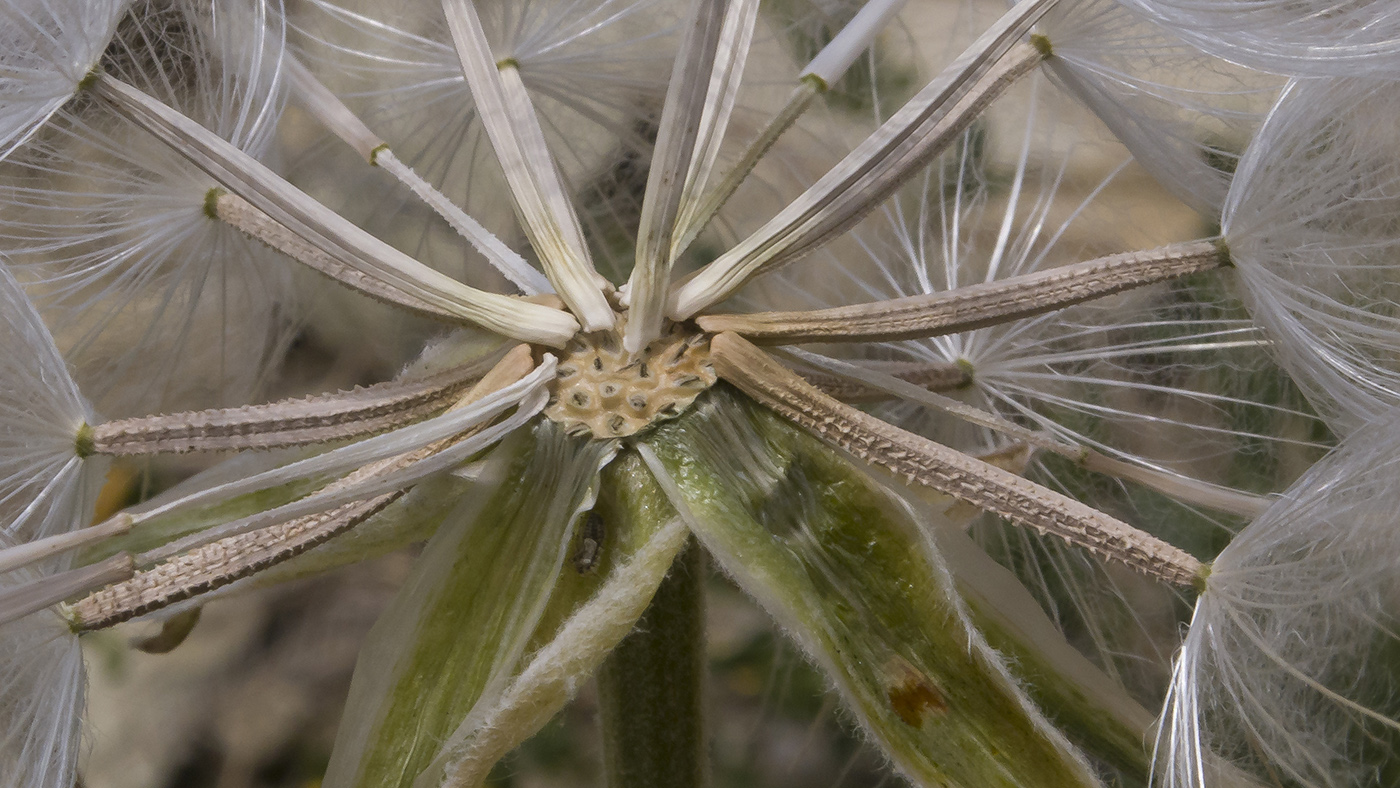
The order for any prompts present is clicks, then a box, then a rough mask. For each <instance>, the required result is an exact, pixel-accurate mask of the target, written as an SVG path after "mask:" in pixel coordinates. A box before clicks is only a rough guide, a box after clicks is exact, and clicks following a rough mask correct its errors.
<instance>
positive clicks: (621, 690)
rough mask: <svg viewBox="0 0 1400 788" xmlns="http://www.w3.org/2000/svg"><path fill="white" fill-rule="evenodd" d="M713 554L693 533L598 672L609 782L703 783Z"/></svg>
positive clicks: (688, 787) (614, 787) (645, 787)
mask: <svg viewBox="0 0 1400 788" xmlns="http://www.w3.org/2000/svg"><path fill="white" fill-rule="evenodd" d="M704 584H705V553H704V551H703V550H701V549H700V547H699V545H697V544H695V542H694V540H693V539H692V540H691V542H690V544H689V545H687V546H686V548H685V550H684V551H683V552H682V553H681V555H680V556H679V557H678V558H677V559H676V563H675V564H674V565H673V566H672V567H671V572H670V574H668V575H667V576H666V579H665V580H664V581H662V583H661V588H660V589H659V590H658V591H657V592H656V596H655V597H654V598H653V599H652V601H651V606H650V607H648V608H647V611H646V612H645V613H643V614H642V618H641V620H639V621H638V622H637V626H636V628H635V629H634V630H633V631H632V634H630V635H628V636H627V638H626V639H625V640H623V641H622V643H621V644H620V645H619V646H618V647H617V648H616V649H615V650H614V651H613V652H612V654H611V655H610V656H609V657H608V660H607V661H606V662H604V663H603V667H602V670H601V671H599V673H598V695H599V706H600V707H601V714H602V723H603V764H604V770H605V771H606V773H607V785H608V788H653V786H658V785H664V786H667V787H668V788H702V787H703V786H704V785H706V783H707V782H708V776H709V769H708V768H707V765H706V762H707V754H708V753H707V742H706V739H705V725H704V714H703V711H704V709H703V705H704V692H703V689H704V676H705V621H704V619H705V596H704Z"/></svg>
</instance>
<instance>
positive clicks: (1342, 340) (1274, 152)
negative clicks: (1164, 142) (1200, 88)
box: [1221, 79, 1400, 431]
mask: <svg viewBox="0 0 1400 788" xmlns="http://www.w3.org/2000/svg"><path fill="white" fill-rule="evenodd" d="M1397 109H1400V88H1398V87H1397V83H1395V82H1390V81H1384V80H1364V79H1326V80H1312V81H1300V82H1296V83H1294V84H1293V85H1291V86H1290V87H1289V89H1288V91H1287V93H1286V94H1285V95H1284V97H1283V98H1282V99H1281V100H1280V101H1279V103H1278V105H1277V107H1275V109H1274V111H1273V113H1272V114H1270V116H1269V119H1268V120H1267V121H1266V122H1265V124H1264V126H1263V127H1262V128H1261V129H1260V131H1259V134H1258V136H1256V137H1255V139H1254V141H1253V142H1252V143H1251V144H1250V147H1249V149H1248V151H1247V152H1246V153H1245V156H1244V158H1243V159H1242V160H1241V162H1240V168H1239V172H1238V173H1237V174H1236V175H1235V180H1234V183H1233V185H1232V186H1231V188H1230V195H1229V199H1228V201H1227V202H1226V204H1225V210H1224V213H1223V218H1222V221H1221V224H1222V226H1223V228H1224V234H1225V242H1226V243H1227V244H1229V246H1230V250H1231V254H1232V256H1233V257H1234V259H1235V261H1236V270H1237V272H1238V276H1239V280H1240V283H1241V285H1242V289H1243V291H1244V297H1245V303H1246V305H1247V306H1248V307H1249V309H1250V311H1251V313H1253V316H1254V318H1255V319H1256V320H1257V321H1258V322H1259V323H1260V324H1262V325H1263V327H1264V329H1265V330H1266V331H1267V332H1268V333H1269V335H1270V337H1271V338H1272V339H1273V340H1274V348H1275V350H1276V352H1277V353H1278V355H1279V357H1280V359H1281V361H1282V363H1283V365H1284V367H1285V368H1287V369H1288V371H1289V372H1290V373H1291V374H1292V375H1293V377H1294V378H1295V379H1296V380H1297V381H1298V384H1299V385H1300V386H1301V387H1302V388H1303V391H1304V392H1306V393H1307V395H1308V397H1309V399H1311V400H1312V401H1313V404H1314V405H1315V406H1317V408H1318V410H1319V412H1321V413H1322V415H1323V416H1324V417H1326V418H1328V419H1329V420H1330V422H1331V423H1332V424H1333V426H1335V427H1337V428H1339V429H1340V430H1342V431H1351V430H1354V429H1356V428H1358V427H1359V426H1360V425H1362V424H1365V423H1367V422H1370V421H1372V420H1374V419H1377V418H1381V417H1384V416H1385V415H1386V414H1388V413H1390V412H1392V411H1393V410H1394V409H1395V407H1396V406H1397V405H1400V361H1397V359H1400V296H1398V295H1397V290H1396V285H1395V281H1396V276H1397V272H1400V263H1397V260H1398V259H1400V229H1397V227H1396V224H1395V217H1396V216H1397V215H1400V158H1397V157H1396V150H1397V146H1400V131H1397V128H1400V127H1397V125H1396V124H1395V122H1394V119H1395V117H1396V112H1397Z"/></svg>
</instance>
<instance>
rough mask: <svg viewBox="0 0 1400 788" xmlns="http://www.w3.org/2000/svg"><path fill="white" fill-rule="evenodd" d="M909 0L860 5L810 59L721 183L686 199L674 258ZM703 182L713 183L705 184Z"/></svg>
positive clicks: (673, 253)
mask: <svg viewBox="0 0 1400 788" xmlns="http://www.w3.org/2000/svg"><path fill="white" fill-rule="evenodd" d="M906 2H908V0H871V1H870V2H867V3H866V4H865V5H863V6H861V9H860V11H857V12H856V15H855V16H854V17H852V18H851V21H850V22H849V23H847V24H846V26H845V27H843V28H841V31H840V32H838V33H837V34H836V35H835V36H834V37H832V39H831V42H830V43H828V44H827V45H826V46H825V47H823V48H822V50H821V51H820V52H818V53H817V55H816V57H814V58H812V60H811V61H809V62H808V63H807V67H806V68H804V69H803V70H802V73H800V74H798V76H797V85H796V86H795V87H794V88H793V89H792V94H791V95H790V96H789V97H788V99H787V101H786V102H785V103H784V104H783V106H782V108H781V109H779V110H778V112H777V114H775V115H774V116H773V117H772V118H771V119H770V120H769V121H768V123H767V124H766V125H765V126H764V127H763V129H762V130H761V131H759V133H758V135H757V136H756V137H754V138H753V140H751V141H750V142H749V143H748V145H747V146H746V147H745V148H744V151H743V153H741V154H740V155H739V159H738V161H736V162H735V163H733V164H731V165H730V166H729V168H728V169H726V170H725V171H724V174H723V175H722V176H721V177H720V178H719V180H718V182H717V183H715V184H714V185H713V186H709V187H708V188H706V189H705V190H704V191H702V192H700V195H701V196H700V197H699V199H696V200H692V201H690V202H688V203H687V205H686V206H685V208H684V209H683V210H682V211H681V214H680V217H679V218H678V219H677V220H676V226H677V229H678V232H677V240H676V241H675V243H674V245H673V246H672V248H671V257H672V258H677V257H680V256H681V255H682V254H683V253H684V252H685V250H686V249H688V248H690V245H691V244H692V243H694V241H695V239H696V238H697V237H698V236H699V235H700V233H701V232H703V231H704V230H705V228H706V227H708V226H709V224H710V221H711V220H712V219H714V218H715V214H717V213H719V211H720V209H721V208H723V207H724V204H725V203H726V202H728V201H729V198H730V197H732V196H733V195H734V192H735V191H737V190H738V189H739V185H740V184H741V183H743V182H744V179H745V178H747V177H748V176H749V174H750V173H751V172H753V170H754V168H755V167H757V166H758V163H759V162H760V161H762V159H763V157H764V155H765V154H767V153H768V151H769V149H771V148H772V147H773V145H774V143H776V142H777V141H778V138H779V137H781V136H782V135H783V132H785V131H787V130H788V129H789V128H791V127H792V124H794V123H796V122H797V120H798V119H799V118H801V117H802V115H803V114H804V113H806V111H807V108H808V107H810V106H811V105H812V102H813V101H814V100H815V99H816V98H817V97H818V96H820V95H822V94H824V93H826V91H827V90H829V89H830V88H831V86H832V85H834V84H836V83H837V82H838V81H839V80H840V79H841V77H842V76H843V75H845V73H846V70H847V69H849V68H850V67H851V64H852V63H854V62H855V61H856V58H858V57H859V56H860V54H861V53H862V52H864V51H865V50H867V49H869V48H870V46H871V45H872V44H873V43H874V42H875V39H876V38H877V37H878V36H879V35H880V33H881V31H883V30H884V29H885V27H886V26H887V25H888V24H889V23H890V21H891V20H892V19H894V17H895V15H897V14H898V13H899V12H900V10H901V9H902V8H903V7H904V4H905V3H906ZM702 185H704V186H708V184H705V183H702Z"/></svg>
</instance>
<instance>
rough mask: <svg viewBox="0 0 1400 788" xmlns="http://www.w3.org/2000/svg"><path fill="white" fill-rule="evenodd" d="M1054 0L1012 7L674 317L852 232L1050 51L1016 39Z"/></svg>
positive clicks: (705, 277) (691, 284)
mask: <svg viewBox="0 0 1400 788" xmlns="http://www.w3.org/2000/svg"><path fill="white" fill-rule="evenodd" d="M1053 5H1054V0H1033V1H1032V2H1027V3H1022V4H1020V5H1018V6H1016V7H1014V8H1013V9H1012V10H1011V11H1009V12H1007V14H1006V15H1005V16H1003V17H1002V18H1001V19H1000V20H998V22H997V23H996V24H995V25H993V26H992V27H991V28H990V29H989V30H988V31H987V32H985V33H984V34H983V35H982V36H980V37H979V38H978V39H977V40H976V41H975V42H973V44H972V45H971V46H969V47H968V49H967V50H965V51H964V52H963V54H962V55H960V56H959V57H958V58H957V59H956V60H954V61H953V63H951V64H949V66H948V67H947V68H946V69H944V71H943V73H942V74H940V75H939V76H938V77H936V78H935V79H934V80H933V81H932V82H930V83H929V84H928V85H927V86H926V87H925V88H924V89H923V90H921V91H920V92H919V94H918V95H916V96H915V97H914V98H913V99H910V101H909V102H908V103H906V104H905V105H904V107H902V108H901V109H900V110H899V111H898V112H896V113H895V114H894V115H893V116H891V117H890V119H889V120H887V121H886V122H885V123H884V124H883V125H882V126H881V127H880V128H879V129H877V130H876V131H875V133H874V134H872V135H871V136H870V137H868V138H867V139H866V140H865V141H864V142H862V143H861V144H860V145H859V146H857V147H856V149H855V150H853V151H852V152H851V153H850V154H849V155H848V156H847V157H846V158H845V159H844V160H842V161H841V162H840V163H839V164H837V165H836V166H835V167H834V168H832V169H831V170H830V171H829V172H827V173H826V174H825V175H823V176H822V177H821V178H820V179H819V180H818V181H817V182H816V183H815V184H813V185H812V187H811V188H809V189H808V190H807V191H806V192H805V193H804V194H803V195H802V196H800V197H798V198H797V200H795V201H794V202H792V203H791V204H789V205H788V206H787V207H786V208H784V209H783V210H782V211H781V212H780V213H779V214H778V215H777V216H775V217H774V218H773V219H771V220H769V222H768V223H767V224H765V225H764V226H763V227H761V228H760V229H759V230H758V231H756V232H755V233H754V234H753V235H751V236H749V237H748V238H747V239H745V240H744V241H742V242H740V243H739V244H738V245H737V246H735V247H734V248H732V249H730V250H729V251H727V252H725V253H724V254H723V255H721V256H720V257H719V258H717V259H716V260H715V261H714V262H712V263H710V264H709V265H708V266H706V267H705V268H702V269H700V271H699V272H698V273H697V274H696V275H695V276H693V277H691V278H689V279H688V280H686V281H684V282H683V283H680V284H678V285H677V286H676V287H674V288H673V289H672V293H671V302H670V306H669V309H668V314H669V315H670V316H671V317H672V318H673V319H685V318H689V317H691V316H693V315H695V314H696V313H698V312H700V311H702V310H703V309H705V308H706V307H709V306H711V305H713V304H715V303H718V302H719V301H721V300H723V299H724V298H726V297H728V296H729V295H730V294H732V293H733V292H734V291H735V290H737V289H738V288H739V287H741V286H742V285H743V284H744V283H745V282H747V281H749V280H750V279H752V278H753V277H754V276H756V275H757V274H759V273H761V272H763V271H769V270H773V269H774V268H778V267H781V266H782V265H783V264H785V263H787V262H791V261H792V260H793V259H795V258H796V257H799V256H801V255H803V254H806V253H809V252H810V251H812V250H813V249H815V248H817V247H818V246H820V245H821V244H822V243H825V242H826V241H828V240H830V239H831V238H833V237H835V236H836V235H839V234H840V233H842V232H845V231H846V230H848V229H849V228H850V227H851V226H852V225H853V224H854V223H855V222H856V221H858V220H859V219H860V218H861V217H864V216H865V215H866V214H868V213H869V212H870V211H871V210H873V209H874V207H875V206H876V205H877V204H879V202H880V201H882V200H883V199H884V198H885V197H888V196H889V195H890V194H891V193H893V192H894V191H895V190H896V189H897V188H898V187H899V186H900V185H901V184H903V183H904V182H905V181H906V180H907V179H908V178H910V177H912V176H913V175H914V174H916V172H917V170H918V168H919V167H920V166H921V165H922V164H923V163H925V162H927V161H928V160H929V159H930V158H932V157H933V156H936V155H937V154H938V153H939V152H941V151H942V150H943V149H944V148H946V146H947V145H949V144H951V143H952V142H953V141H954V140H955V139H957V137H958V136H959V135H960V134H961V132H962V131H963V130H964V129H965V128H966V127H967V125H968V124H970V123H971V122H972V121H973V120H974V119H975V118H976V117H977V116H978V115H980V114H981V112H982V110H984V109H985V108H986V107H987V105H988V104H990V102H991V101H992V100H993V99H994V98H995V97H996V96H997V95H1000V93H1001V92H1002V91H1003V90H1005V89H1006V88H1007V87H1009V86H1010V84H1012V83H1014V82H1015V81H1016V80H1017V79H1018V78H1020V77H1021V76H1023V75H1025V74H1027V73H1029V72H1030V71H1032V70H1033V69H1034V67H1035V65H1036V64H1038V63H1039V62H1040V60H1041V59H1042V58H1043V57H1044V52H1042V51H1041V50H1040V49H1038V48H1036V47H1035V46H1034V45H1032V44H1018V42H1019V41H1020V39H1021V37H1022V36H1024V35H1025V34H1026V33H1027V32H1029V30H1030V28H1031V26H1032V25H1034V24H1035V22H1036V21H1037V20H1038V19H1039V18H1040V17H1041V16H1042V15H1044V14H1045V13H1046V12H1047V11H1049V9H1050V8H1051V7H1053Z"/></svg>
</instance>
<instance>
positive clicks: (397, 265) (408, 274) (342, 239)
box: [91, 75, 578, 346]
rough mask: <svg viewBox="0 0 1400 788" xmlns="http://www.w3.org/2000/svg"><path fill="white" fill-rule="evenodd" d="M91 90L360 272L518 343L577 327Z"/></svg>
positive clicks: (122, 91) (108, 93) (101, 89)
mask: <svg viewBox="0 0 1400 788" xmlns="http://www.w3.org/2000/svg"><path fill="white" fill-rule="evenodd" d="M91 89H92V90H93V91H94V93H95V94H97V95H99V96H101V97H103V98H104V100H106V101H107V102H108V103H110V104H111V105H112V106H113V108H114V109H116V110H117V111H119V112H120V113H121V114H122V115H123V116H125V117H127V118H129V119H131V120H132V121H133V122H135V123H137V124H138V125H140V126H142V128H145V129H146V130H147V131H150V132H151V133H153V134H155V135H156V136H157V137H159V138H160V139H162V140H163V141H165V142H166V143H167V144H169V145H170V146H171V147H172V148H173V149H174V150H176V151H177V152H179V153H180V154H181V155H183V156H185V157H186V158H188V159H189V160H190V161H191V162H193V163H194V164H195V165H196V166H198V167H200V168H201V169H203V170H205V171H206V172H208V173H209V174H210V175H212V176H213V177H214V178H215V179H216V180H218V181H219V182H220V183H221V184H222V185H223V186H225V187H226V188H228V189H229V190H230V191H232V192H234V193H235V194H238V195H239V196H240V197H243V198H244V199H246V200H248V201H249V202H250V203H252V204H253V205H255V206H257V208H258V209H259V210H261V211H263V212H264V213H266V214H268V215H269V216H271V217H272V218H273V219H274V220H276V221H277V222H279V223H280V224H282V225H284V226H286V227H288V228H290V229H292V230H293V231H294V232H296V233H297V234H298V235H300V236H301V237H302V238H304V239H306V240H307V241H310V242H312V243H314V244H316V245H318V246H320V247H321V248H322V250H323V251H326V252H327V253H328V254H331V255H332V256H333V257H335V258H337V259H338V260H340V261H342V262H343V263H345V264H346V265H348V266H350V267H352V268H354V269H356V270H358V271H360V272H361V273H364V274H365V275H368V276H370V277H373V278H376V279H380V280H381V281H383V282H384V283H386V284H387V285H389V286H392V287H394V288H397V289H399V290H400V291H402V292H404V293H406V294H408V295H410V296H412V297H414V298H418V299H422V300H423V301H426V302H427V303H429V304H431V305H432V306H434V307H436V308H439V309H444V310H447V311H448V312H450V313H453V314H455V315H457V316H458V317H459V318H460V319H462V320H464V321H465V322H470V323H474V324H477V325H479V326H481V327H483V328H486V329H488V330H491V331H493V332H495V333H499V334H502V335H504V336H510V337H513V338H518V339H522V340H523V341H529V342H541V343H543V344H547V345H551V346H556V345H562V344H563V343H564V342H565V341H567V339H568V337H570V336H572V335H573V333H574V332H575V331H576V330H577V329H578V323H577V321H576V320H574V319H573V317H572V316H570V315H568V314H567V313H565V312H562V311H560V310H556V309H551V308H549V307H544V306H540V305H537V304H530V303H526V302H523V301H520V300H517V299H512V298H509V297H507V296H502V295H498V294H495V293H489V292H486V291H482V290H477V289H475V288H472V287H468V286H466V285H464V284H462V283H460V282H457V281H456V280H454V279H452V278H450V277H448V276H446V275H444V274H442V273H439V272H438V271H436V270H433V269H431V268H428V267H427V266H425V265H423V264H422V263H419V262H418V261H416V260H414V259H413V258H411V257H409V256H408V255H405V254H404V253H402V252H399V251H398V250H397V249H394V248H393V247H391V246H389V245H388V244H387V243H385V242H384V241H382V240H380V239H378V238H376V237H374V236H373V235H370V234H369V233H368V232H366V231H364V230H362V229H360V228H359V227H357V226H355V225H354V224H352V223H350V222H349V221H347V220H345V219H344V218H343V217H341V216H339V215H337V214H335V213H334V212H333V211H331V210H329V209H328V208H326V207H325V206H323V205H321V204H320V203H318V202H316V201H315V200H314V199H312V198H311V197H310V196H308V195H307V194H305V193H304V192H302V191H301V190H299V189H297V188H296V187H295V186H292V185H291V184H290V183H287V182H286V181H285V180H283V179H282V178H280V177H278V176H277V175H276V174H275V173H273V172H272V171H271V170H270V169H268V168H267V167H266V166H264V165H263V164H261V163H260V162H258V161H257V160H255V159H253V158H252V157H250V156H247V155H246V154H245V153H243V152H242V151H239V150H238V149H237V148H234V147H233V146H230V145H228V144H227V143H226V142H225V141H224V140H222V139H219V138H218V137H216V136H214V135H211V134H209V133H208V132H207V131H206V130H204V129H203V128H202V127H201V126H199V125H198V124H196V123H192V122H191V121H190V120H189V119H188V118H186V117H184V116H183V115H181V114H180V113H179V112H178V111H176V110H173V109H172V108H170V107H168V106H166V105H164V104H162V103H161V102H160V101H158V100H155V99H153V98H152V97H150V96H148V95H146V94H144V93H142V92H141V91H140V90H137V89H135V88H133V87H132V86H130V85H127V84H125V83H122V82H120V81H118V80H113V79H111V78H108V77H105V76H101V75H99V76H98V77H97V78H96V79H95V80H94V84H93V86H92V88H91ZM517 335H518V336H517Z"/></svg>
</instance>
